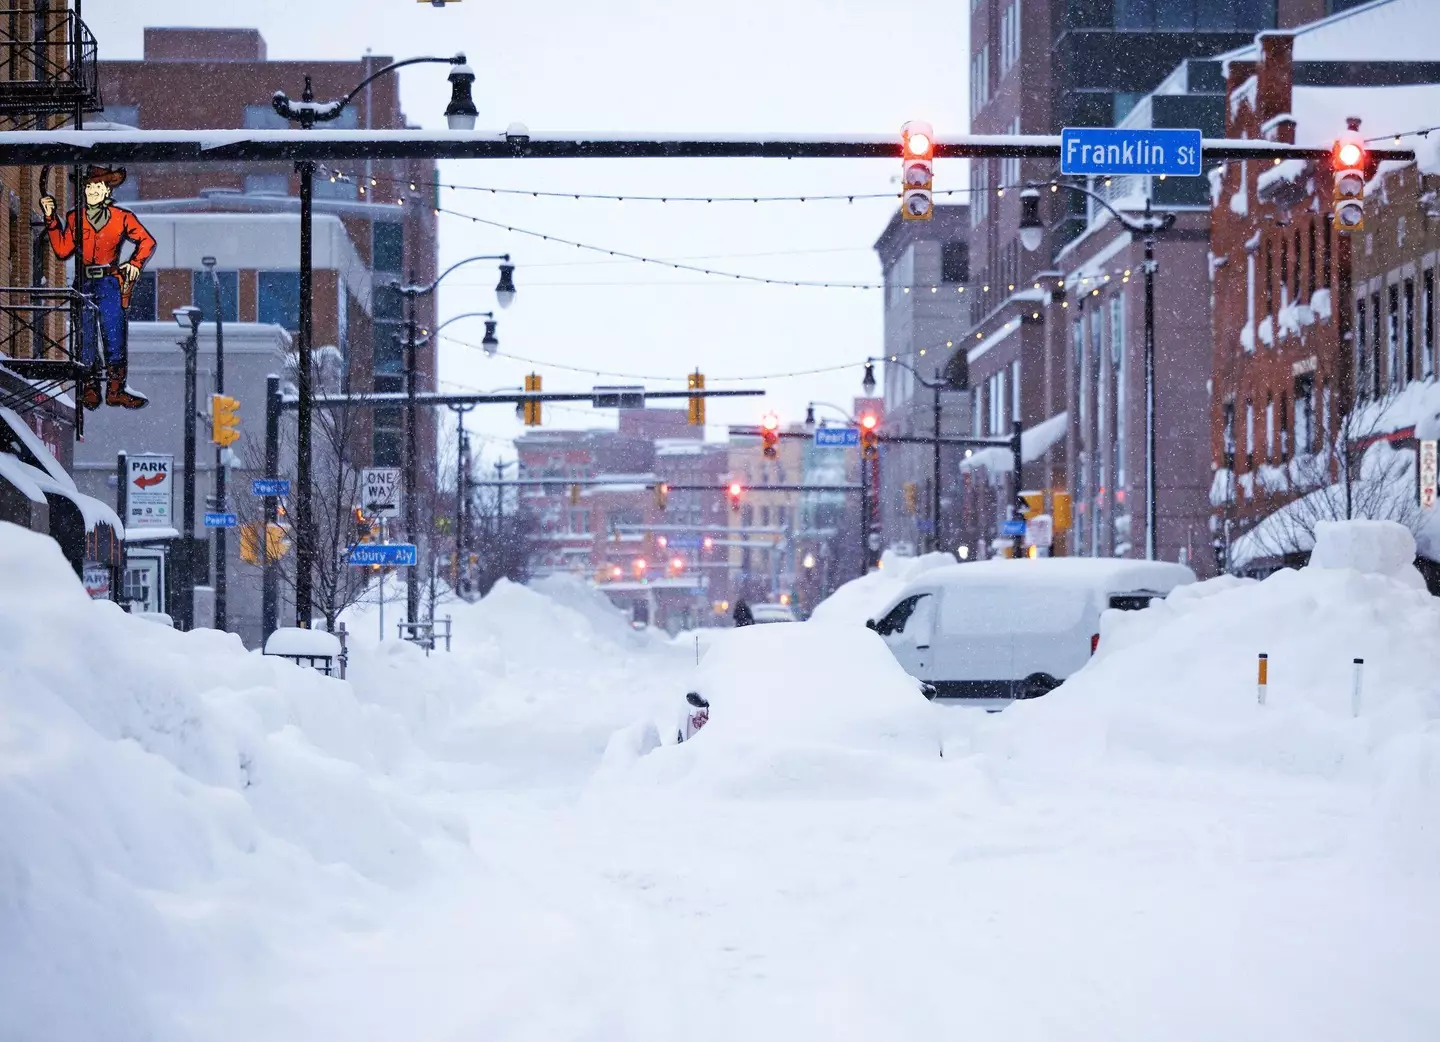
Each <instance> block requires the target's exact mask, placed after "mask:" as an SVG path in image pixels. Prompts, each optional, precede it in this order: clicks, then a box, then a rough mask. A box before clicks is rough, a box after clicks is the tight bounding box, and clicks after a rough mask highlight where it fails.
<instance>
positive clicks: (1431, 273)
mask: <svg viewBox="0 0 1440 1042" xmlns="http://www.w3.org/2000/svg"><path fill="white" fill-rule="evenodd" d="M1421 287H1422V289H1421V294H1422V295H1421V297H1420V323H1421V324H1420V359H1421V362H1420V365H1421V375H1422V376H1424V377H1425V379H1427V380H1428V379H1430V378H1431V377H1432V376H1434V375H1435V269H1434V268H1426V269H1425V276H1424V279H1423V281H1422V282H1421Z"/></svg>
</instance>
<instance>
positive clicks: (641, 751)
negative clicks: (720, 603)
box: [601, 621, 940, 798]
mask: <svg viewBox="0 0 1440 1042" xmlns="http://www.w3.org/2000/svg"><path fill="white" fill-rule="evenodd" d="M685 691H694V692H697V693H699V694H700V695H702V696H703V697H704V698H705V699H706V700H708V701H709V703H710V711H709V712H710V716H709V722H708V723H707V724H706V725H705V727H704V728H703V729H702V730H701V731H699V732H698V733H697V734H696V735H695V736H694V737H692V738H691V739H690V740H689V741H687V742H684V743H683V744H678V745H677V744H673V743H674V737H673V736H674V734H675V729H676V724H675V722H673V721H675V720H676V719H677V718H678V711H679V709H680V707H681V702H680V698H681V696H682V695H683V694H684V692H685ZM671 706H672V708H673V710H674V711H673V712H672V713H671V714H670V715H669V716H664V715H662V717H661V720H660V723H659V725H658V727H650V726H648V722H647V723H646V724H639V725H632V726H631V727H629V728H626V729H624V730H622V731H620V732H617V733H616V734H615V735H614V737H613V738H612V740H611V745H610V748H609V749H608V750H607V755H606V763H605V769H604V770H602V772H601V775H602V781H604V780H607V779H615V778H617V777H621V778H622V780H623V776H624V775H625V773H626V772H627V771H630V769H631V768H632V767H633V772H631V774H630V778H629V780H637V781H641V782H644V783H653V784H659V785H662V786H666V787H670V786H675V785H680V786H683V787H685V788H687V789H689V790H692V791H693V790H703V791H709V792H712V793H715V792H719V793H724V794H727V795H750V796H761V795H775V794H783V795H786V796H796V795H802V794H803V795H805V796H818V797H821V798H830V797H835V796H842V795H860V796H870V795H875V794H877V793H879V792H881V791H888V790H893V784H892V783H893V782H895V781H896V780H897V777H899V776H903V775H907V774H908V773H909V767H908V766H906V765H905V763H904V762H903V761H911V762H924V763H926V764H938V763H939V761H940V731H939V719H938V717H937V710H936V708H935V707H934V706H933V705H931V704H930V703H929V702H928V701H926V699H925V696H924V695H923V694H922V693H921V690H920V685H919V683H918V682H917V681H916V680H915V679H914V678H913V677H911V676H909V675H908V674H906V673H905V671H904V670H903V669H901V668H900V665H899V664H898V663H897V662H896V661H895V659H894V657H893V656H892V655H891V654H890V650H889V649H888V648H887V647H886V646H885V643H884V641H882V640H881V639H880V638H879V637H878V636H876V635H875V634H874V633H871V632H869V631H868V630H862V631H860V632H858V633H857V632H856V631H855V629H854V628H853V627H850V626H846V625H836V624H830V623H825V622H813V621H812V622H803V623H775V624H770V625H765V626H749V627H745V628H742V629H736V630H728V631H717V633H716V635H715V638H714V640H713V642H712V644H711V647H710V650H709V652H708V653H707V654H706V655H705V657H704V658H703V660H702V661H701V663H700V665H699V666H697V667H695V668H694V670H693V672H692V674H691V676H690V678H689V680H688V683H687V685H686V687H685V688H684V690H676V691H675V693H674V695H673V696H672V702H671ZM662 730H663V734H662V733H661V731H662ZM657 741H663V742H664V743H665V744H662V745H660V746H659V747H656V744H657Z"/></svg>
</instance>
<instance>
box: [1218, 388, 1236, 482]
mask: <svg viewBox="0 0 1440 1042" xmlns="http://www.w3.org/2000/svg"><path fill="white" fill-rule="evenodd" d="M1221 415H1222V417H1223V419H1222V421H1221V422H1222V430H1223V434H1222V435H1221V437H1222V438H1223V439H1224V449H1225V465H1226V466H1227V467H1233V466H1234V465H1235V403H1234V402H1226V403H1225V405H1224V408H1223V410H1222V413H1221Z"/></svg>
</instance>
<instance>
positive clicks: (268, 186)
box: [245, 174, 290, 195]
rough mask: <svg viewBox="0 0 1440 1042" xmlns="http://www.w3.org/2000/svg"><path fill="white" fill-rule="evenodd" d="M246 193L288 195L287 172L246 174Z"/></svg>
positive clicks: (288, 179) (288, 177) (288, 176)
mask: <svg viewBox="0 0 1440 1042" xmlns="http://www.w3.org/2000/svg"><path fill="white" fill-rule="evenodd" d="M245 194H246V195H289V194H290V175H289V174H246V175H245Z"/></svg>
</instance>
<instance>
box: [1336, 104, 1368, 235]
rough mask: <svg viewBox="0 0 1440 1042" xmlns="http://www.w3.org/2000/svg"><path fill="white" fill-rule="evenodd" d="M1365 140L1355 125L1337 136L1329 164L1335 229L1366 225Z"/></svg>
mask: <svg viewBox="0 0 1440 1042" xmlns="http://www.w3.org/2000/svg"><path fill="white" fill-rule="evenodd" d="M1366 159H1367V154H1366V150H1365V141H1364V139H1363V138H1361V137H1360V133H1359V130H1358V129H1357V127H1356V126H1355V125H1353V124H1352V125H1351V127H1350V128H1349V129H1348V130H1346V131H1345V133H1343V134H1341V135H1340V136H1339V137H1338V138H1336V139H1335V147H1334V148H1333V149H1331V152H1330V166H1331V169H1332V171H1333V173H1334V177H1335V186H1334V192H1333V195H1332V206H1333V212H1334V217H1335V230H1336V231H1338V232H1342V233H1346V234H1348V233H1352V232H1358V231H1360V230H1361V229H1363V228H1364V227H1365V180H1366V179H1365V172H1366V171H1365V164H1366Z"/></svg>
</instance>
